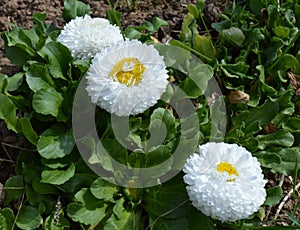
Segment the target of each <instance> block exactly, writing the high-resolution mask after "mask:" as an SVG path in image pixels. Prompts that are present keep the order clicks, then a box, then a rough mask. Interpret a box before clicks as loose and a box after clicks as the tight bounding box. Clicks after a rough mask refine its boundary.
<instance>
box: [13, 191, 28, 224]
mask: <svg viewBox="0 0 300 230" xmlns="http://www.w3.org/2000/svg"><path fill="white" fill-rule="evenodd" d="M24 197H25V192H23V195H22V198H21V203H20V205H19V208H18V212H17V214H16V218H15V220H14V223H13V225H12V227H11V229H14V228H15V225H16V222H17V219H18V217H19V214H20V211H21V208H22V206H23V202H24Z"/></svg>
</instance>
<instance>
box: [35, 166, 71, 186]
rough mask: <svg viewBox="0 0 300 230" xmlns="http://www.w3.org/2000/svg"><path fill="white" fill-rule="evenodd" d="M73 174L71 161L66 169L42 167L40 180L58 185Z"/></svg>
mask: <svg viewBox="0 0 300 230" xmlns="http://www.w3.org/2000/svg"><path fill="white" fill-rule="evenodd" d="M74 174H75V165H74V164H73V163H71V164H70V166H69V168H67V169H66V170H58V169H54V170H52V169H44V170H43V171H42V174H41V177H42V180H41V182H42V183H49V184H55V185H60V184H63V183H65V182H66V181H68V180H70V179H71V178H72V177H73V176H74Z"/></svg>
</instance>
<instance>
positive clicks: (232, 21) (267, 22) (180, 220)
mask: <svg viewBox="0 0 300 230" xmlns="http://www.w3.org/2000/svg"><path fill="white" fill-rule="evenodd" d="M204 5H205V1H203V0H198V1H196V4H195V5H189V6H188V7H187V9H188V13H187V14H186V16H185V17H184V19H183V23H182V26H181V31H180V34H179V36H178V38H176V39H173V40H172V41H171V45H173V46H174V47H175V48H176V47H180V49H178V50H176V49H175V48H174V49H171V50H169V51H166V50H164V47H160V46H159V45H158V44H156V45H155V47H156V48H157V50H158V51H159V52H160V54H161V55H163V56H164V61H165V63H166V64H167V66H168V70H169V74H170V76H171V78H172V83H173V85H172V84H170V85H169V86H168V88H167V91H166V92H165V94H164V95H163V97H162V98H163V100H161V101H159V102H158V103H157V105H155V106H153V108H151V109H149V110H147V111H146V112H145V113H144V114H142V115H137V116H132V117H130V118H129V127H130V128H129V130H124V133H122V135H123V137H124V141H123V142H124V143H119V141H118V140H117V138H116V136H115V134H114V130H113V128H112V122H111V119H110V117H109V116H108V115H107V113H106V112H104V111H103V110H101V109H99V108H97V109H96V114H97V116H96V119H95V123H96V127H97V131H98V135H99V139H100V140H94V139H92V138H87V139H84V140H83V142H84V144H85V145H86V148H88V149H89V150H90V153H91V154H90V155H89V156H88V158H89V159H88V163H89V164H91V165H94V164H100V165H103V169H104V170H105V171H106V172H107V174H108V175H109V176H111V177H113V176H114V177H116V178H118V179H119V180H122V172H120V171H118V170H117V169H116V168H114V166H113V164H112V159H111V158H113V160H115V161H117V162H119V163H120V164H123V165H126V166H129V167H131V168H144V167H153V166H156V165H158V164H160V163H162V162H165V161H166V160H168V159H170V160H169V161H168V162H167V164H165V166H166V167H165V168H163V169H162V170H156V171H154V172H153V178H152V179H154V180H156V181H158V180H159V178H163V176H165V175H166V173H167V172H168V170H169V169H170V168H171V167H175V168H176V167H177V165H175V164H176V163H177V162H176V161H174V160H173V159H172V158H171V157H172V154H173V153H174V151H175V149H176V148H177V147H178V145H179V143H180V141H182V142H183V144H181V147H180V149H179V150H180V152H181V154H183V155H184V154H185V153H189V154H190V153H192V152H194V151H195V148H194V146H197V145H198V144H201V143H204V142H207V141H212V140H214V141H218V140H222V135H223V134H224V133H225V134H226V135H225V141H226V142H229V143H237V144H239V145H242V146H244V147H246V148H247V149H248V150H249V151H251V152H252V154H253V156H256V157H257V158H258V160H259V161H260V163H261V165H262V167H263V170H264V172H271V173H283V174H285V175H289V176H293V175H295V174H296V175H297V172H298V170H299V164H298V163H297V162H299V161H300V154H299V153H300V151H299V150H300V148H299V144H300V141H299V138H300V131H299V130H300V114H299V111H300V100H299V94H298V93H297V90H299V84H295V82H293V80H292V78H291V76H298V75H299V74H300V70H299V61H300V46H299V45H298V43H299V36H300V31H299V26H300V23H299V22H300V5H299V4H294V5H293V4H292V1H287V2H286V3H282V4H281V5H279V6H277V1H275V0H274V1H270V0H268V1H267V0H259V1H256V0H248V1H247V3H246V4H245V5H243V6H241V5H237V4H233V8H232V9H231V10H228V9H227V10H226V11H225V12H224V13H223V14H221V15H220V18H221V21H219V22H216V23H213V24H212V25H210V26H211V28H213V29H214V31H212V30H209V29H208V28H207V25H206V24H205V22H204V19H203V10H204ZM89 13H90V7H89V6H88V5H86V4H84V3H83V2H81V1H78V0H66V1H65V2H64V11H63V18H64V19H65V20H66V21H70V20H71V19H73V18H75V17H76V16H83V15H85V14H89ZM106 13H107V18H108V19H109V20H110V22H111V23H113V24H117V25H118V26H120V17H121V13H119V12H116V11H115V9H111V10H108V11H107V12H106ZM45 19H46V15H45V14H35V15H34V16H33V21H34V23H35V26H34V27H33V28H31V29H22V28H18V27H17V26H12V31H11V32H3V33H2V38H3V40H4V42H5V50H6V55H7V57H8V58H9V59H10V60H11V62H12V63H15V64H16V65H18V66H20V67H21V68H20V71H19V72H18V73H16V74H15V75H13V76H6V75H3V74H0V101H1V103H0V118H1V119H3V120H4V121H5V122H6V124H7V126H8V128H9V129H10V130H11V131H14V132H15V133H17V134H18V135H20V136H24V137H25V138H26V139H27V140H28V142H26V149H23V150H21V151H20V152H19V155H18V159H17V166H16V174H17V175H16V176H13V177H11V178H10V179H8V180H7V181H6V183H5V191H6V198H5V201H4V208H3V209H1V210H0V228H1V229H11V228H12V227H13V225H16V226H17V227H18V228H20V229H37V228H39V229H53V230H57V229H72V228H74V229H75V228H76V229H77V228H78V229H109V230H110V229H124V230H127V229H145V228H147V229H198V228H199V226H201V229H218V228H219V226H223V224H222V223H219V222H218V221H216V220H213V219H211V218H209V217H207V216H205V215H203V214H202V213H201V212H199V211H198V210H196V209H195V208H194V207H193V206H192V205H191V204H190V202H189V201H188V196H187V193H186V185H185V184H184V182H183V179H182V176H183V173H182V172H180V173H179V174H178V175H177V176H176V177H174V178H172V179H171V180H169V181H167V182H165V183H162V184H160V185H158V186H153V187H150V188H146V189H142V188H122V187H120V186H117V185H115V184H113V183H111V182H113V181H110V182H108V181H106V180H104V179H102V178H99V177H98V176H97V175H96V174H95V173H94V172H92V171H91V170H90V168H88V166H87V165H86V163H85V162H84V161H83V160H82V159H81V156H80V154H79V151H78V149H77V148H76V147H75V140H74V137H73V129H72V128H71V125H72V116H71V115H72V114H71V112H72V102H73V97H74V93H75V91H76V88H77V85H78V84H79V82H80V81H81V79H82V78H83V77H84V74H85V72H86V71H87V70H88V68H89V65H90V63H89V61H83V60H73V58H72V56H71V53H70V51H69V50H68V48H67V47H64V46H63V45H62V44H60V43H58V42H57V41H56V38H57V36H58V34H59V29H58V28H55V27H54V26H53V25H48V24H45V23H44V21H45ZM166 25H167V22H166V21H164V20H162V19H160V18H157V17H154V18H153V19H152V21H151V22H148V21H145V22H144V23H142V24H141V25H140V26H134V27H127V28H126V29H125V32H124V33H125V35H126V37H127V38H129V39H138V40H140V41H142V42H147V43H153V40H151V36H152V35H153V34H155V33H157V32H158V31H159V29H160V28H161V27H162V26H166ZM202 30H203V31H202ZM204 30H205V32H204ZM213 35H217V36H213ZM215 38H217V39H215ZM182 49H183V50H186V52H182ZM193 55H196V56H197V57H198V58H199V59H200V60H201V61H202V62H204V63H198V62H196V61H195V60H193V58H192V57H193ZM214 77H215V78H216V80H217V83H218V84H219V86H220V88H221V90H222V92H219V91H217V89H216V88H215V87H213V86H212V85H211V84H210V82H212V81H213V80H214ZM296 79H297V78H296ZM175 85H176V86H179V88H176V87H175ZM179 89H180V90H183V91H184V93H185V94H184V95H180V94H178V91H179ZM237 91H241V92H243V93H245V94H246V95H248V96H249V100H248V101H243V100H240V101H239V100H238V99H235V100H231V99H232V98H230V97H231V94H230V93H231V92H237ZM222 93H223V95H224V97H223V96H222V95H221V94H222ZM208 96H209V97H210V98H208ZM224 98H225V101H226V110H227V111H226V112H225V110H224V109H222V103H221V101H222V100H223V99H224ZM187 101H192V102H193V112H195V113H194V114H189V113H187V114H184V116H183V117H180V116H179V115H178V114H177V113H176V109H181V108H186V107H185V106H186V104H187ZM232 101H237V103H232ZM194 107H195V108H194ZM183 110H184V109H183ZM195 119H198V120H197V124H198V125H199V127H195V126H192V125H189V124H195V123H194V122H193V121H195ZM213 120H215V121H218V122H213ZM224 121H226V122H227V123H226V124H221V122H224ZM222 125H223V126H224V127H225V128H224V130H223V129H222V128H220V127H222ZM122 131H123V130H122ZM120 133H121V132H120ZM212 133H214V136H213V137H212V135H213V134H212ZM162 134H164V139H163V141H161V140H160V138H159V137H160V136H161V135H162ZM211 138H214V139H211ZM126 146H135V149H127V148H126ZM27 150H28V151H27ZM105 152H107V153H108V154H109V156H111V158H109V157H107V156H105V155H104V154H103V153H105ZM183 160H185V159H183ZM181 163H182V162H181ZM178 167H179V166H178ZM176 169H177V168H176ZM178 170H181V168H178ZM128 183H129V184H130V183H133V185H134V180H132V181H129V182H128ZM267 195H268V196H267V199H266V201H265V204H264V205H267V206H274V205H276V204H278V202H279V201H280V199H281V198H282V189H281V188H280V187H278V186H275V187H273V188H269V189H268V190H267ZM23 196H24V204H23V205H22V207H21V209H20V212H19V215H18V216H17V217H15V213H14V212H13V210H12V209H10V208H9V207H12V206H13V202H16V201H17V200H20V199H22V197H23ZM262 216H263V212H261V213H258V214H257V215H256V214H255V215H253V216H251V217H249V219H248V220H247V223H245V224H244V226H242V225H240V224H237V223H228V225H226V224H227V223H225V225H226V226H227V227H228V226H229V227H232V228H239V229H251V228H252V229H257V225H259V224H258V223H257V219H258V218H257V217H259V218H260V219H263V218H262ZM290 218H291V220H292V221H293V223H294V224H295V225H297V224H299V220H297V219H295V218H294V217H293V216H292V215H291V216H290ZM74 226H75V227H74ZM248 226H250V227H249V228H248ZM275 229H276V227H275ZM278 229H279V228H278Z"/></svg>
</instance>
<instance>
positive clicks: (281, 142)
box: [256, 129, 294, 150]
mask: <svg viewBox="0 0 300 230" xmlns="http://www.w3.org/2000/svg"><path fill="white" fill-rule="evenodd" d="M256 140H257V141H258V143H259V144H258V148H259V149H262V150H264V149H265V148H266V147H269V146H271V147H274V146H280V147H287V148H288V147H291V146H292V145H293V143H294V136H293V135H292V134H291V133H290V132H289V131H287V130H284V129H281V130H278V131H277V132H275V133H272V134H268V135H258V136H257V137H256Z"/></svg>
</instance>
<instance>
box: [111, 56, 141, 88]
mask: <svg viewBox="0 0 300 230" xmlns="http://www.w3.org/2000/svg"><path fill="white" fill-rule="evenodd" d="M145 70H146V67H145V66H144V65H143V64H142V63H141V62H140V61H139V60H138V59H136V58H133V57H128V58H123V59H122V60H120V61H119V62H118V63H117V64H116V65H115V66H114V67H113V69H112V71H110V73H109V76H110V77H112V78H113V79H114V80H115V81H118V82H120V83H121V84H124V85H126V86H127V87H128V86H131V85H138V84H139V83H140V82H141V80H142V75H143V73H144V71H145Z"/></svg>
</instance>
